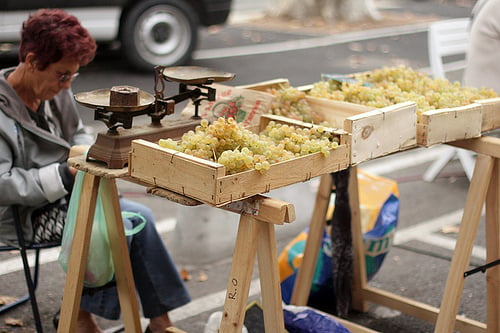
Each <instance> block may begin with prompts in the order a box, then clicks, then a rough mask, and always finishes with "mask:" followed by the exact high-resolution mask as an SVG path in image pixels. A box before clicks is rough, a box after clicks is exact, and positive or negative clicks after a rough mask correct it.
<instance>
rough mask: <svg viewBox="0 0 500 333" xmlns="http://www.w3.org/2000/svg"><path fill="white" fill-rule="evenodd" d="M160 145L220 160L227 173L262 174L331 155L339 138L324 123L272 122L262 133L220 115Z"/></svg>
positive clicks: (164, 140) (200, 156)
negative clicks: (275, 167)
mask: <svg viewBox="0 0 500 333" xmlns="http://www.w3.org/2000/svg"><path fill="white" fill-rule="evenodd" d="M158 144H159V145H160V146H161V147H164V148H169V149H174V150H177V151H180V152H183V153H186V154H190V155H193V156H196V157H199V158H203V159H206V160H210V161H214V162H217V163H220V164H222V165H224V166H225V167H226V172H227V174H235V173H238V172H242V171H246V170H252V169H256V170H258V171H260V172H261V173H264V172H265V171H266V170H268V169H269V168H270V167H271V165H272V164H274V163H278V162H282V161H286V160H290V159H293V158H295V157H298V156H304V155H307V154H312V153H318V152H320V153H322V154H323V155H325V156H328V155H329V154H330V150H331V149H335V148H337V146H338V138H337V137H336V136H335V135H333V134H332V133H331V132H330V131H328V130H326V129H325V128H324V127H323V126H314V127H311V128H302V127H300V126H294V125H289V124H282V123H278V122H275V121H270V122H269V123H268V124H267V126H266V128H265V129H264V130H263V131H261V132H260V133H259V134H257V133H254V132H252V131H250V130H249V129H247V128H245V127H244V126H243V125H242V124H240V123H237V122H236V121H235V120H234V119H233V118H227V119H225V118H218V119H217V120H216V121H215V122H213V123H212V124H209V123H208V121H207V120H206V119H203V120H202V121H201V123H200V125H199V126H197V127H196V128H195V130H194V131H189V132H187V133H185V134H184V135H183V136H182V138H181V140H180V141H174V140H172V139H161V140H159V142H158Z"/></svg>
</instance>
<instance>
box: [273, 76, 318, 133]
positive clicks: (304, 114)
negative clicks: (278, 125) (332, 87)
mask: <svg viewBox="0 0 500 333" xmlns="http://www.w3.org/2000/svg"><path fill="white" fill-rule="evenodd" d="M266 92H268V93H270V94H272V95H274V97H275V100H274V101H273V103H272V104H271V108H270V113H271V114H274V115H277V116H283V117H287V118H291V119H295V120H300V121H304V122H307V123H313V124H319V123H321V121H322V117H321V116H320V115H319V114H317V113H315V112H314V110H312V108H311V107H310V106H309V103H308V102H307V100H306V93H305V92H304V91H300V90H299V89H297V88H295V87H291V86H289V85H286V86H285V85H280V86H279V87H278V88H269V89H267V91H266Z"/></svg>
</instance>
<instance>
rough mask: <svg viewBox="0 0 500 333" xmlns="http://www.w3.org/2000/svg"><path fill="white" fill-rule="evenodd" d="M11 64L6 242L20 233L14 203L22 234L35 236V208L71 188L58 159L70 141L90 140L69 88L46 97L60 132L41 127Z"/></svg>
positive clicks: (1, 201)
mask: <svg viewBox="0 0 500 333" xmlns="http://www.w3.org/2000/svg"><path fill="white" fill-rule="evenodd" d="M12 70H13V68H10V69H4V70H1V71H0V190H1V192H2V194H1V195H0V240H1V241H2V242H5V243H12V242H15V240H16V239H17V237H16V232H15V229H14V224H13V223H14V221H13V215H12V209H11V206H12V205H18V206H19V207H20V209H19V212H20V217H21V221H22V223H23V231H24V236H25V238H26V240H27V241H31V240H32V237H33V228H32V223H31V213H32V212H33V210H35V209H36V208H39V207H43V206H45V205H47V204H49V203H51V202H54V201H56V200H59V199H60V198H62V197H64V196H65V195H66V194H68V193H67V191H66V190H65V188H64V185H63V182H62V179H61V176H60V174H59V164H60V163H61V162H64V161H66V159H67V158H68V153H69V149H70V147H71V146H72V145H83V144H86V145H88V144H91V143H92V137H91V136H90V135H88V134H87V133H85V130H84V126H83V123H82V121H81V119H80V117H79V115H78V111H77V109H76V105H75V102H74V100H73V96H72V93H71V91H69V90H62V91H61V92H60V93H59V94H58V95H56V96H55V97H54V99H53V100H51V101H50V102H49V103H45V105H46V113H48V114H50V115H51V116H50V118H51V121H52V126H53V128H54V129H55V131H54V132H55V133H57V134H52V133H49V132H47V131H44V130H43V129H41V128H39V127H38V126H37V125H36V124H35V122H34V121H33V120H32V119H31V117H30V115H29V113H28V110H27V109H26V106H25V105H24V104H23V102H22V101H21V99H20V98H19V97H18V95H17V94H16V92H15V91H14V89H13V88H12V87H11V86H10V85H9V84H8V83H7V81H6V77H7V74H8V73H9V72H10V71H12Z"/></svg>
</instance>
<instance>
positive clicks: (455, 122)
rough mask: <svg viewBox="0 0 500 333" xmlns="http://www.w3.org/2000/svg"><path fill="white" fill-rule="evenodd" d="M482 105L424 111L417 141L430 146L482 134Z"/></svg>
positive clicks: (421, 144) (418, 128) (475, 104)
mask: <svg viewBox="0 0 500 333" xmlns="http://www.w3.org/2000/svg"><path fill="white" fill-rule="evenodd" d="M482 109H483V108H482V105H481V104H479V103H472V104H469V105H466V106H461V107H455V108H449V109H439V110H430V111H426V112H423V113H422V115H421V117H420V121H419V123H418V125H417V142H418V144H419V145H420V146H424V147H429V146H432V145H435V144H438V143H446V142H451V141H456V140H460V139H470V138H476V137H480V136H481V127H482Z"/></svg>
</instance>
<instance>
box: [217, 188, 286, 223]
mask: <svg viewBox="0 0 500 333" xmlns="http://www.w3.org/2000/svg"><path fill="white" fill-rule="evenodd" d="M219 208H221V209H224V210H227V211H230V212H233V213H237V214H240V215H241V214H245V215H248V216H252V217H254V218H256V219H258V220H259V221H260V222H266V223H270V224H280V225H281V224H284V223H290V222H293V221H295V207H294V206H293V205H292V204H290V203H288V202H285V201H281V200H278V199H273V198H267V197H264V196H262V195H255V196H253V197H250V198H248V199H246V200H241V201H235V202H232V203H229V204H226V205H224V206H220V207H219Z"/></svg>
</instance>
